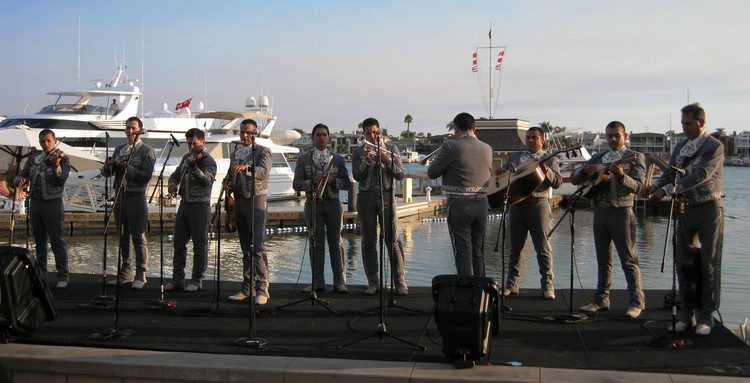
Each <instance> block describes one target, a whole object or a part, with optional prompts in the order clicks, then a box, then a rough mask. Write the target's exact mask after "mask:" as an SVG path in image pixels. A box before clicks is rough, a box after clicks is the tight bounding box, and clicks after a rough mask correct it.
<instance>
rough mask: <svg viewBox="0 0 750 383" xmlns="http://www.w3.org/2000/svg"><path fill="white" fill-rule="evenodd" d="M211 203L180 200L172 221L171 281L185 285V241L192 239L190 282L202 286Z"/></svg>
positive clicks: (206, 262)
mask: <svg viewBox="0 0 750 383" xmlns="http://www.w3.org/2000/svg"><path fill="white" fill-rule="evenodd" d="M210 210H211V203H210V202H209V201H206V202H184V201H182V202H180V207H179V208H178V209H177V217H175V221H174V242H173V244H174V260H173V262H172V263H173V271H172V283H173V284H174V285H175V286H178V287H183V288H184V287H185V262H186V258H187V243H188V241H189V240H190V239H191V238H192V239H193V254H194V255H193V275H192V280H191V283H192V284H194V285H197V286H198V287H202V286H201V283H202V281H203V277H204V276H205V274H206V267H207V265H208V247H207V244H208V221H209V215H210V213H211V212H210Z"/></svg>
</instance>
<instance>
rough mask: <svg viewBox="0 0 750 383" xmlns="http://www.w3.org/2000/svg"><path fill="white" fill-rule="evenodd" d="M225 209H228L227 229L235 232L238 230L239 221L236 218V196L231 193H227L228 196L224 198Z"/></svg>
mask: <svg viewBox="0 0 750 383" xmlns="http://www.w3.org/2000/svg"><path fill="white" fill-rule="evenodd" d="M224 210H225V211H226V218H225V220H224V221H225V223H226V225H227V231H228V232H230V233H234V232H235V231H236V230H237V222H236V221H235V218H234V198H232V196H230V195H227V198H226V199H224Z"/></svg>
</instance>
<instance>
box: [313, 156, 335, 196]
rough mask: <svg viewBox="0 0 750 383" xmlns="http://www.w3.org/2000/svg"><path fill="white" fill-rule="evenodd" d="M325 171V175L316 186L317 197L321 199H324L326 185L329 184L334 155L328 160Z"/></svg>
mask: <svg viewBox="0 0 750 383" xmlns="http://www.w3.org/2000/svg"><path fill="white" fill-rule="evenodd" d="M324 169H325V171H324V172H323V177H322V178H321V179H320V181H319V182H318V185H317V186H316V187H315V198H316V199H317V200H318V201H319V202H322V201H323V193H324V192H325V190H326V185H328V177H330V176H331V171H333V156H331V157H330V158H329V159H328V162H327V163H326V166H325V168H324Z"/></svg>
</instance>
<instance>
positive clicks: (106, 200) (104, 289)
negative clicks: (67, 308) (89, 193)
mask: <svg viewBox="0 0 750 383" xmlns="http://www.w3.org/2000/svg"><path fill="white" fill-rule="evenodd" d="M104 135H105V137H106V138H105V147H106V148H105V151H104V153H105V154H104V158H109V132H104ZM111 214H112V212H111V211H110V210H109V177H104V233H103V235H104V246H103V247H102V274H101V277H100V278H101V281H102V295H97V296H95V297H94V298H92V299H93V300H99V301H112V300H114V299H115V298H114V297H112V296H109V295H107V238H108V235H107V234H108V230H107V229H108V226H109V225H108V223H109V218H110V215H111ZM76 307H82V308H102V309H108V308H109V303H105V302H88V303H82V304H79V305H76Z"/></svg>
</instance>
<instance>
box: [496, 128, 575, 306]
mask: <svg viewBox="0 0 750 383" xmlns="http://www.w3.org/2000/svg"><path fill="white" fill-rule="evenodd" d="M525 143H526V149H527V150H525V151H519V152H513V153H511V154H510V155H509V156H508V160H507V161H506V162H505V164H503V166H502V167H501V168H498V169H497V170H496V171H495V174H496V175H498V176H499V175H502V174H504V173H505V172H507V171H509V170H512V169H515V168H517V167H519V166H520V165H521V164H523V163H524V162H527V161H539V160H540V159H541V158H542V156H544V154H545V152H544V150H542V147H543V146H544V131H542V129H541V128H539V127H536V126H535V127H531V128H529V130H527V131H526V141H525ZM538 168H539V169H541V170H542V174H543V179H537V181H538V182H537V183H535V185H537V184H538V185H539V186H537V187H536V189H533V191H530V195H529V196H527V197H526V198H524V199H523V200H521V201H520V202H517V203H514V204H513V205H511V206H510V217H509V218H508V234H509V236H510V256H509V259H508V269H509V270H508V280H507V281H506V283H505V288H504V289H503V295H506V296H507V295H510V294H518V278H519V277H520V275H521V252H522V251H523V247H524V245H525V243H526V237H527V235H528V233H530V234H531V240H532V242H533V243H534V249H535V250H536V253H537V261H538V263H539V273H540V274H541V275H542V278H541V284H542V294H543V297H544V299H555V288H554V287H553V286H552V281H553V280H554V279H555V275H554V273H553V272H552V247H551V246H550V243H549V237H548V236H547V233H549V230H550V224H551V220H552V211H551V210H550V206H549V197H550V188H551V189H557V188H559V187H560V185H561V184H562V176H561V175H560V164H559V163H558V161H557V157H554V156H553V157H551V158H549V159H548V160H546V161H545V162H542V163H539V165H538ZM535 174H538V173H535ZM532 176H533V175H532ZM511 198H513V196H511Z"/></svg>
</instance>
